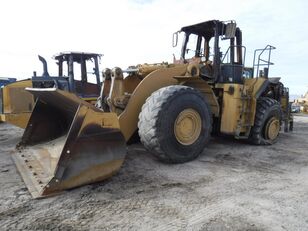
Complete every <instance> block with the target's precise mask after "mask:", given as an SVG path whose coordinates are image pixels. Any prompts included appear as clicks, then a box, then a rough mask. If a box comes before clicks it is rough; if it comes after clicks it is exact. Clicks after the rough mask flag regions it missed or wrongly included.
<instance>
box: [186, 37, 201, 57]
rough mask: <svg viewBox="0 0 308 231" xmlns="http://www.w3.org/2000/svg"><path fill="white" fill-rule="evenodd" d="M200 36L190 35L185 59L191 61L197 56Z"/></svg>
mask: <svg viewBox="0 0 308 231" xmlns="http://www.w3.org/2000/svg"><path fill="white" fill-rule="evenodd" d="M197 42H198V36H197V35H195V34H190V36H189V40H188V43H187V45H186V50H185V59H191V58H192V57H194V56H195V54H196V49H197Z"/></svg>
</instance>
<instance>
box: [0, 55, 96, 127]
mask: <svg viewBox="0 0 308 231" xmlns="http://www.w3.org/2000/svg"><path fill="white" fill-rule="evenodd" d="M100 57H101V55H100V54H96V53H84V52H63V53H60V54H57V55H55V56H54V59H55V60H56V61H57V64H58V76H50V75H49V73H48V70H47V62H46V60H45V59H44V58H43V57H41V56H39V59H40V61H41V62H42V64H43V74H42V75H41V76H37V75H36V72H34V73H33V77H32V78H31V79H26V80H21V81H17V82H14V83H11V84H8V85H6V86H5V87H3V88H1V90H0V102H1V103H0V121H3V122H8V123H11V124H13V125H15V126H18V127H21V128H25V127H26V125H27V123H28V120H29V118H30V115H31V112H32V110H33V107H34V104H35V97H33V95H32V94H30V93H29V92H27V91H25V88H26V87H34V88H50V87H55V88H57V89H60V90H64V91H68V92H71V93H75V94H76V95H78V96H79V97H81V98H83V99H84V100H85V101H88V102H94V103H95V102H96V100H97V97H98V96H99V94H100V86H101V82H100V79H99V64H98V63H99V59H100ZM65 64H66V65H65ZM87 64H88V66H89V65H92V67H93V70H91V71H90V72H88V70H87ZM78 67H79V69H80V72H79V73H80V74H79V75H78V73H76V72H77V70H78ZM89 73H91V74H92V75H93V76H94V78H93V79H92V82H90V81H89V79H88V75H89ZM93 82H94V83H93Z"/></svg>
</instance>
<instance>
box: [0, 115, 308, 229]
mask: <svg viewBox="0 0 308 231" xmlns="http://www.w3.org/2000/svg"><path fill="white" fill-rule="evenodd" d="M21 135H22V130H20V129H17V128H15V127H13V126H10V125H7V124H0V192H1V197H0V229H1V230H18V229H20V230H308V116H304V115H299V116H296V117H295V128H294V132H293V133H281V134H280V138H279V141H278V143H276V144H274V145H272V146H252V145H248V144H246V143H245V142H239V141H235V140H233V139H230V138H222V137H216V138H213V139H212V140H211V142H210V143H209V145H208V147H207V148H206V150H204V152H203V153H202V154H201V155H200V157H199V158H197V159H196V160H194V161H192V162H189V163H185V164H178V165H167V164H162V163H160V162H158V161H156V160H155V159H154V158H153V157H152V156H151V155H150V154H149V153H147V151H145V149H144V148H143V147H142V145H141V144H134V145H132V146H129V147H128V155H127V159H126V161H125V164H124V166H123V167H122V169H121V170H120V172H119V173H118V174H117V175H115V176H114V177H112V178H111V179H109V180H107V181H104V182H101V183H97V184H92V185H88V186H84V187H80V188H77V189H73V190H70V191H66V192H64V193H63V194H60V195H58V196H54V197H50V198H44V199H39V200H38V199H36V200H35V199H32V198H31V196H30V194H29V193H28V191H27V188H26V187H25V185H24V183H23V181H22V180H21V177H20V176H19V175H18V173H17V170H16V168H15V165H14V164H13V162H12V160H11V157H10V154H11V153H12V152H14V148H15V145H16V144H17V142H18V141H19V140H20V137H21Z"/></svg>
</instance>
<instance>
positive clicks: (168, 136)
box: [138, 85, 212, 163]
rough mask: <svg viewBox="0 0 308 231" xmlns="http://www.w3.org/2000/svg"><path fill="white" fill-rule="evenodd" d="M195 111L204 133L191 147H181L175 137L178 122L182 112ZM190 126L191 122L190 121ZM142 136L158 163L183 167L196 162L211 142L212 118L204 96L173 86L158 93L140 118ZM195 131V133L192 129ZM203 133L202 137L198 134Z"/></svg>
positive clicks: (152, 96) (156, 92)
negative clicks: (184, 164)
mask: <svg viewBox="0 0 308 231" xmlns="http://www.w3.org/2000/svg"><path fill="white" fill-rule="evenodd" d="M183 111H184V112H186V111H192V112H193V113H195V114H198V115H196V116H197V117H198V118H199V120H198V121H200V124H201V129H200V130H199V127H196V129H195V131H196V130H198V135H196V136H195V134H194V136H195V137H196V138H195V141H193V143H191V144H187V143H185V144H183V143H180V142H179V140H178V138H177V137H176V135H175V133H176V131H175V129H176V128H175V126H176V124H175V122H176V121H178V120H177V119H178V118H179V116H180V113H181V112H183ZM188 122H189V121H188ZM138 128H139V136H140V140H141V142H142V144H143V145H144V146H145V148H146V149H148V150H149V151H150V152H151V153H153V154H154V156H156V157H157V158H158V159H159V160H161V161H163V162H167V163H183V162H186V161H190V160H193V159H195V158H196V157H197V156H198V155H199V154H200V153H201V152H202V151H203V149H204V147H205V146H206V144H207V142H208V141H209V139H210V133H211V129H212V116H211V111H210V107H209V105H208V103H207V102H206V99H205V98H204V96H203V95H202V94H201V93H200V92H199V91H197V90H195V89H194V88H191V87H187V86H178V85H174V86H173V85H172V86H168V87H164V88H161V89H159V90H157V91H155V92H154V93H153V94H152V95H151V96H150V97H149V98H148V99H147V100H146V102H145V104H144V105H143V107H142V111H141V113H140V114H139V122H138ZM191 130H192V129H191ZM199 132H200V133H199Z"/></svg>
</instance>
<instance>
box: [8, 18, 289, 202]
mask: <svg viewBox="0 0 308 231" xmlns="http://www.w3.org/2000/svg"><path fill="white" fill-rule="evenodd" d="M179 33H183V34H184V41H183V45H182V49H181V55H180V59H178V60H174V63H173V64H168V63H158V64H151V65H149V64H144V65H137V66H135V67H130V68H129V69H127V70H125V71H122V70H121V69H120V68H114V69H112V70H110V69H105V70H104V72H103V75H104V83H103V85H102V88H101V93H100V97H99V100H98V102H97V105H96V107H95V106H93V105H91V104H89V103H87V102H85V101H84V100H82V99H80V98H78V97H76V95H74V94H71V93H69V92H65V91H62V90H59V89H56V88H48V89H36V88H29V89H27V90H28V91H29V92H31V93H32V94H33V95H34V97H36V98H37V99H38V100H37V103H36V105H35V108H34V110H33V113H32V114H31V117H30V120H29V123H28V125H27V127H26V129H25V132H24V135H23V137H22V141H21V143H20V152H17V153H15V154H14V155H13V159H14V160H15V163H16V165H17V167H18V169H19V171H20V173H21V175H22V177H23V179H24V181H25V182H26V184H27V187H28V188H29V190H30V192H31V193H32V195H33V196H34V197H40V196H46V195H50V194H53V193H57V192H59V191H61V190H64V189H67V188H73V187H76V186H80V185H84V184H88V183H91V182H96V181H100V180H103V179H106V178H109V177H110V176H111V175H113V174H114V173H115V172H117V171H118V169H119V168H120V167H121V165H122V163H123V161H124V158H125V155H126V147H125V146H126V144H127V143H128V142H129V141H130V140H131V139H132V138H133V137H134V135H135V134H136V133H137V132H138V134H139V136H140V139H141V142H142V144H143V145H144V146H145V147H146V148H147V149H148V150H149V152H150V153H152V154H153V155H155V156H156V157H157V158H158V159H159V160H161V161H163V162H168V163H182V162H186V161H190V160H193V159H195V158H196V157H197V156H198V155H199V154H200V153H201V152H202V151H203V150H206V146H207V142H208V141H209V139H210V136H211V134H213V133H221V134H227V135H230V136H233V137H234V138H235V139H245V140H248V141H249V142H251V143H252V144H261V145H267V144H273V143H274V142H276V140H277V137H278V135H279V131H280V127H281V125H282V124H284V125H285V126H284V127H285V131H288V130H289V128H290V127H291V128H292V117H290V111H289V106H288V101H289V99H288V97H289V93H288V89H287V88H285V87H284V86H283V84H282V83H281V82H280V78H269V77H268V75H269V66H270V64H271V62H270V53H271V51H272V50H273V49H274V47H272V46H266V48H264V49H261V50H260V49H259V50H256V52H255V58H254V65H253V67H250V68H247V67H245V66H244V60H245V47H244V46H243V45H242V32H241V30H240V29H239V28H238V27H237V26H236V23H235V21H228V22H222V21H218V20H211V21H206V22H202V23H199V24H195V25H191V26H187V27H183V28H182V29H181V30H180V32H177V33H175V34H174V36H173V42H174V43H173V45H174V46H176V45H177V41H178V34H179ZM223 44H224V45H223ZM223 47H225V49H224V51H223ZM211 49H212V52H211ZM191 52H192V53H191ZM222 52H223V53H222ZM266 53H267V54H268V59H267V60H266V59H264V58H262V57H263V55H264V54H266ZM262 65H264V66H265V68H264V69H263V70H259V69H260V67H261V66H262ZM124 75H126V76H125V77H124Z"/></svg>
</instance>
